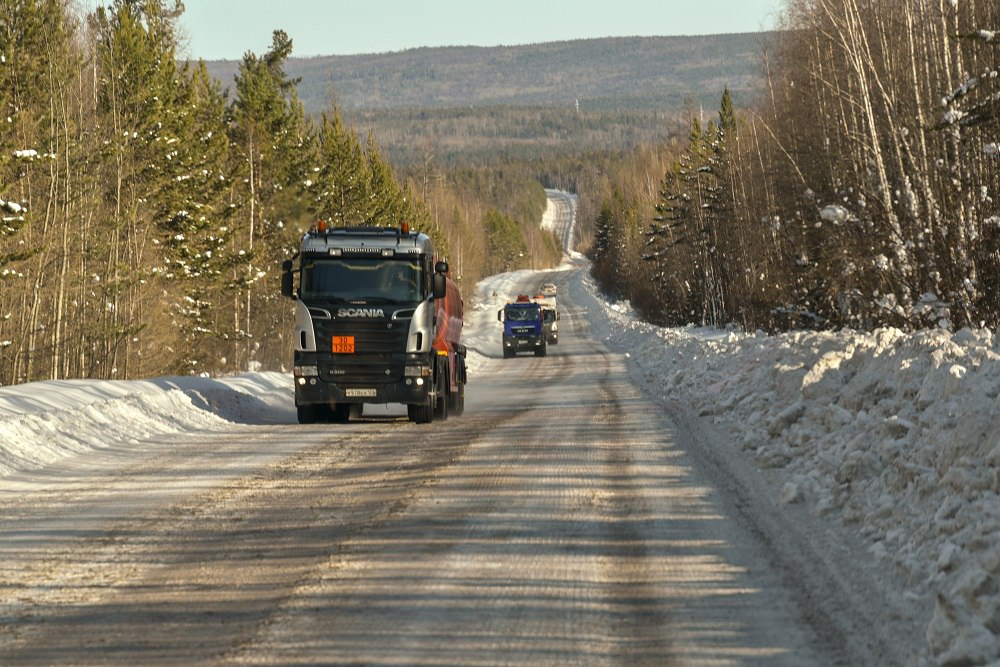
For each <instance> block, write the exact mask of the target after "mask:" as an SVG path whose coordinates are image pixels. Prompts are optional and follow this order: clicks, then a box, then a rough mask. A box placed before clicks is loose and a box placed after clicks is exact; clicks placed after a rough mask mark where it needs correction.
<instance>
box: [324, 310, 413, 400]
mask: <svg viewBox="0 0 1000 667" xmlns="http://www.w3.org/2000/svg"><path fill="white" fill-rule="evenodd" d="M313 322H314V323H315V327H316V343H317V347H318V348H319V349H320V355H321V356H323V357H326V358H328V359H331V360H332V362H333V363H332V365H330V366H327V365H326V364H322V363H321V364H320V376H321V377H322V378H323V379H324V380H326V381H327V382H336V383H338V384H371V383H374V382H397V381H399V380H401V379H402V377H403V362H404V359H405V351H406V336H407V333H408V332H409V324H410V321H409V320H408V319H407V320H397V321H394V322H393V321H389V320H313ZM333 336H354V354H332V353H330V351H329V350H330V348H331V345H332V340H333Z"/></svg>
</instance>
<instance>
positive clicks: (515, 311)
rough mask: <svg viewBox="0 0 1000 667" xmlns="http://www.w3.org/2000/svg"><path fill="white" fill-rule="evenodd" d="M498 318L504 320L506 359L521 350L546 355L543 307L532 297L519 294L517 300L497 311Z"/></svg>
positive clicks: (540, 355)
mask: <svg viewBox="0 0 1000 667" xmlns="http://www.w3.org/2000/svg"><path fill="white" fill-rule="evenodd" d="M497 319H498V320H500V321H501V322H503V356H504V359H507V358H509V357H513V356H515V355H516V354H517V353H518V352H519V351H521V350H525V351H528V352H534V353H535V356H538V357H544V356H545V352H546V343H547V341H546V336H545V329H544V321H543V319H542V307H541V306H540V305H539V304H537V303H535V302H534V301H532V299H531V297H529V296H528V295H526V294H519V295H518V297H517V300H516V301H512V302H510V303H508V304H507V305H506V306H504V307H503V309H502V310H499V311H497Z"/></svg>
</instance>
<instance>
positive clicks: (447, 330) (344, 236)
mask: <svg viewBox="0 0 1000 667" xmlns="http://www.w3.org/2000/svg"><path fill="white" fill-rule="evenodd" d="M282 269H283V271H282V273H283V275H282V294H283V295H284V296H286V297H289V298H291V299H293V300H294V301H295V328H294V333H293V339H294V377H295V405H296V409H297V412H298V419H299V422H300V423H313V422H316V421H335V422H344V421H348V420H349V419H350V418H351V417H352V416H358V415H360V413H361V411H362V409H363V406H364V404H366V403H378V404H385V403H403V404H405V405H406V406H407V414H408V416H409V418H410V419H411V420H413V421H415V422H421V423H427V422H431V421H433V420H434V419H435V418H439V419H444V418H447V416H448V414H449V412H450V413H452V414H460V413H461V412H462V411H463V410H464V398H465V381H466V368H465V354H466V351H465V347H464V345H462V343H461V333H462V321H463V302H462V297H461V294H460V292H459V290H458V287H457V286H456V285H455V284H454V283H453V282H452V281H451V280H450V278H449V276H448V265H447V262H444V261H440V260H438V258H437V257H436V256H435V253H434V247H433V244H432V242H431V239H430V238H429V237H428V236H426V235H424V234H420V233H411V232H409V230H408V229H405V228H403V229H396V228H381V227H346V228H335V229H327V228H326V227H325V226H324V225H322V224H321V225H318V226H317V227H316V228H314V229H312V230H310V232H308V233H307V234H306V235H305V236H304V237H303V239H302V242H301V246H300V248H299V251H298V253H297V254H296V255H295V257H293V258H292V259H291V260H288V261H286V262H285V263H284V265H283V267H282ZM296 276H297V278H298V280H297V281H296Z"/></svg>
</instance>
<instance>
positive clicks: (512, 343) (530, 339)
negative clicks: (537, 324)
mask: <svg viewBox="0 0 1000 667" xmlns="http://www.w3.org/2000/svg"><path fill="white" fill-rule="evenodd" d="M544 343H545V337H544V336H504V337H503V346H504V349H506V350H514V351H515V352H517V351H519V350H535V349H536V348H539V347H541V346H542V345H543V344H544Z"/></svg>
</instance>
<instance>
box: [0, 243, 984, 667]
mask: <svg viewBox="0 0 1000 667" xmlns="http://www.w3.org/2000/svg"><path fill="white" fill-rule="evenodd" d="M572 266H573V267H581V266H585V265H584V263H583V262H582V261H581V260H579V258H577V259H575V260H573V264H572ZM570 268H571V265H570V264H564V266H563V267H561V269H560V270H562V271H569V274H568V275H569V276H570V281H571V282H572V288H573V289H572V291H573V292H575V293H577V294H584V295H586V300H587V303H586V304H584V305H585V306H586V308H587V312H588V315H587V317H588V320H589V323H590V328H591V333H592V335H594V336H595V337H596V338H598V339H599V340H601V341H602V342H604V343H605V345H607V347H608V348H609V349H611V350H612V351H617V352H620V353H622V354H625V355H627V357H628V359H629V363H630V365H631V372H632V373H633V377H634V379H635V380H636V382H637V383H639V384H640V385H642V386H643V387H644V389H645V390H646V391H647V392H648V393H649V394H650V395H651V396H652V397H654V399H661V400H664V401H667V400H669V401H674V402H676V401H680V402H681V403H683V404H686V405H688V406H689V409H690V410H692V411H695V412H696V413H697V414H700V415H701V416H702V417H703V418H706V419H711V420H713V421H714V422H715V423H716V427H717V428H721V429H723V430H724V431H728V432H729V433H731V434H732V436H733V437H732V442H733V443H734V444H733V448H734V456H735V455H738V456H746V457H747V458H748V459H749V460H751V461H754V462H756V464H757V465H759V466H760V467H763V468H769V469H771V470H772V471H774V472H776V473H777V474H778V475H779V476H780V478H781V479H782V480H783V483H782V484H781V486H780V488H776V489H775V491H774V493H775V494H776V495H777V496H778V499H779V500H780V502H782V503H786V504H796V505H801V506H804V507H807V508H809V510H810V511H811V512H812V513H813V514H814V515H815V516H816V517H817V520H818V521H830V522H842V523H844V524H847V525H848V526H856V527H857V530H858V531H859V532H860V534H861V535H863V536H864V537H865V538H866V540H867V543H868V544H869V545H870V554H860V555H859V558H860V557H864V558H871V557H875V558H881V559H886V560H887V561H889V562H891V563H892V564H893V565H894V566H895V567H896V568H898V571H899V572H900V573H901V574H902V580H903V581H905V582H906V583H905V586H907V588H906V589H905V590H901V591H899V595H900V598H901V599H903V600H912V601H913V603H914V604H919V603H921V601H923V600H932V601H934V602H931V603H930V604H934V606H935V608H934V610H933V619H932V621H931V622H930V624H929V626H928V628H927V641H928V655H930V656H933V657H932V658H931V660H932V662H933V664H937V665H953V666H955V665H985V664H991V663H992V664H994V665H1000V662H998V659H1000V636H998V634H997V633H998V632H1000V502H998V493H1000V477H998V469H1000V417H998V414H1000V411H998V409H997V408H998V397H1000V350H998V347H997V341H996V336H995V334H994V333H993V332H991V331H988V330H975V331H973V330H968V329H964V330H962V331H958V332H956V333H950V332H948V331H946V330H943V329H942V330H931V331H922V332H918V333H904V332H902V331H898V330H895V329H882V330H878V331H875V332H872V333H859V332H849V331H840V332H794V333H786V334H781V335H774V336H772V335H764V334H762V333H743V332H739V331H717V330H705V329H696V328H682V329H677V328H659V327H655V326H651V325H649V324H647V323H644V322H642V321H640V320H639V318H638V317H636V315H635V314H634V313H633V311H632V310H631V308H630V306H629V304H628V303H614V302H608V301H607V300H605V299H603V298H602V297H600V295H598V294H597V292H596V289H595V287H594V285H593V283H592V282H591V280H590V279H589V278H588V277H587V274H586V270H585V268H584V269H583V270H575V271H571V270H570ZM524 277H525V272H516V273H511V274H504V275H501V276H494V277H491V278H489V279H487V280H485V281H483V282H482V283H480V284H479V285H478V286H477V289H476V292H475V297H474V298H470V296H471V295H469V294H466V298H467V300H469V301H470V302H474V303H475V305H471V304H470V306H469V307H468V311H467V321H466V331H465V337H466V343H467V345H469V347H470V348H471V353H470V359H469V366H470V376H471V378H472V383H475V381H476V380H475V372H476V370H477V369H480V368H482V367H484V366H485V365H486V364H489V363H492V362H491V360H489V359H487V358H486V357H485V356H483V354H481V352H486V353H490V352H491V351H494V349H495V350H499V336H498V333H497V331H498V329H497V324H496V310H497V309H498V308H500V307H501V305H502V303H503V301H504V298H505V296H506V295H507V294H509V293H510V288H511V286H513V285H515V284H517V282H518V280H520V279H522V278H524ZM543 282H548V279H544V280H543ZM560 298H561V299H562V298H563V297H562V295H560ZM491 356H492V355H491ZM294 419H295V417H294V408H293V406H292V383H291V376H290V375H288V374H281V373H248V374H244V375H240V376H236V377H222V378H204V377H200V378H199V377H190V378H155V379H150V380H143V381H132V382H105V381H90V380H69V381H51V382H35V383H30V384H24V385H18V386H12V387H5V388H0V484H2V483H3V482H2V478H3V476H8V475H12V474H15V473H17V474H30V473H31V471H35V470H41V469H44V468H46V467H52V466H55V465H56V464H58V463H60V462H62V463H63V464H65V462H67V461H71V460H72V457H73V455H75V454H80V453H86V452H89V453H90V454H91V455H95V454H96V455H99V454H100V452H99V450H101V449H102V448H106V447H109V446H112V445H114V446H118V447H120V446H122V445H123V444H125V445H130V446H134V447H136V448H140V447H142V446H143V441H144V439H146V438H150V437H151V436H154V435H160V434H164V433H183V432H194V431H203V430H222V429H226V428H227V426H228V425H229V424H230V423H231V422H241V423H259V422H262V421H270V422H273V421H279V422H280V421H294ZM928 611H929V610H928Z"/></svg>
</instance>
